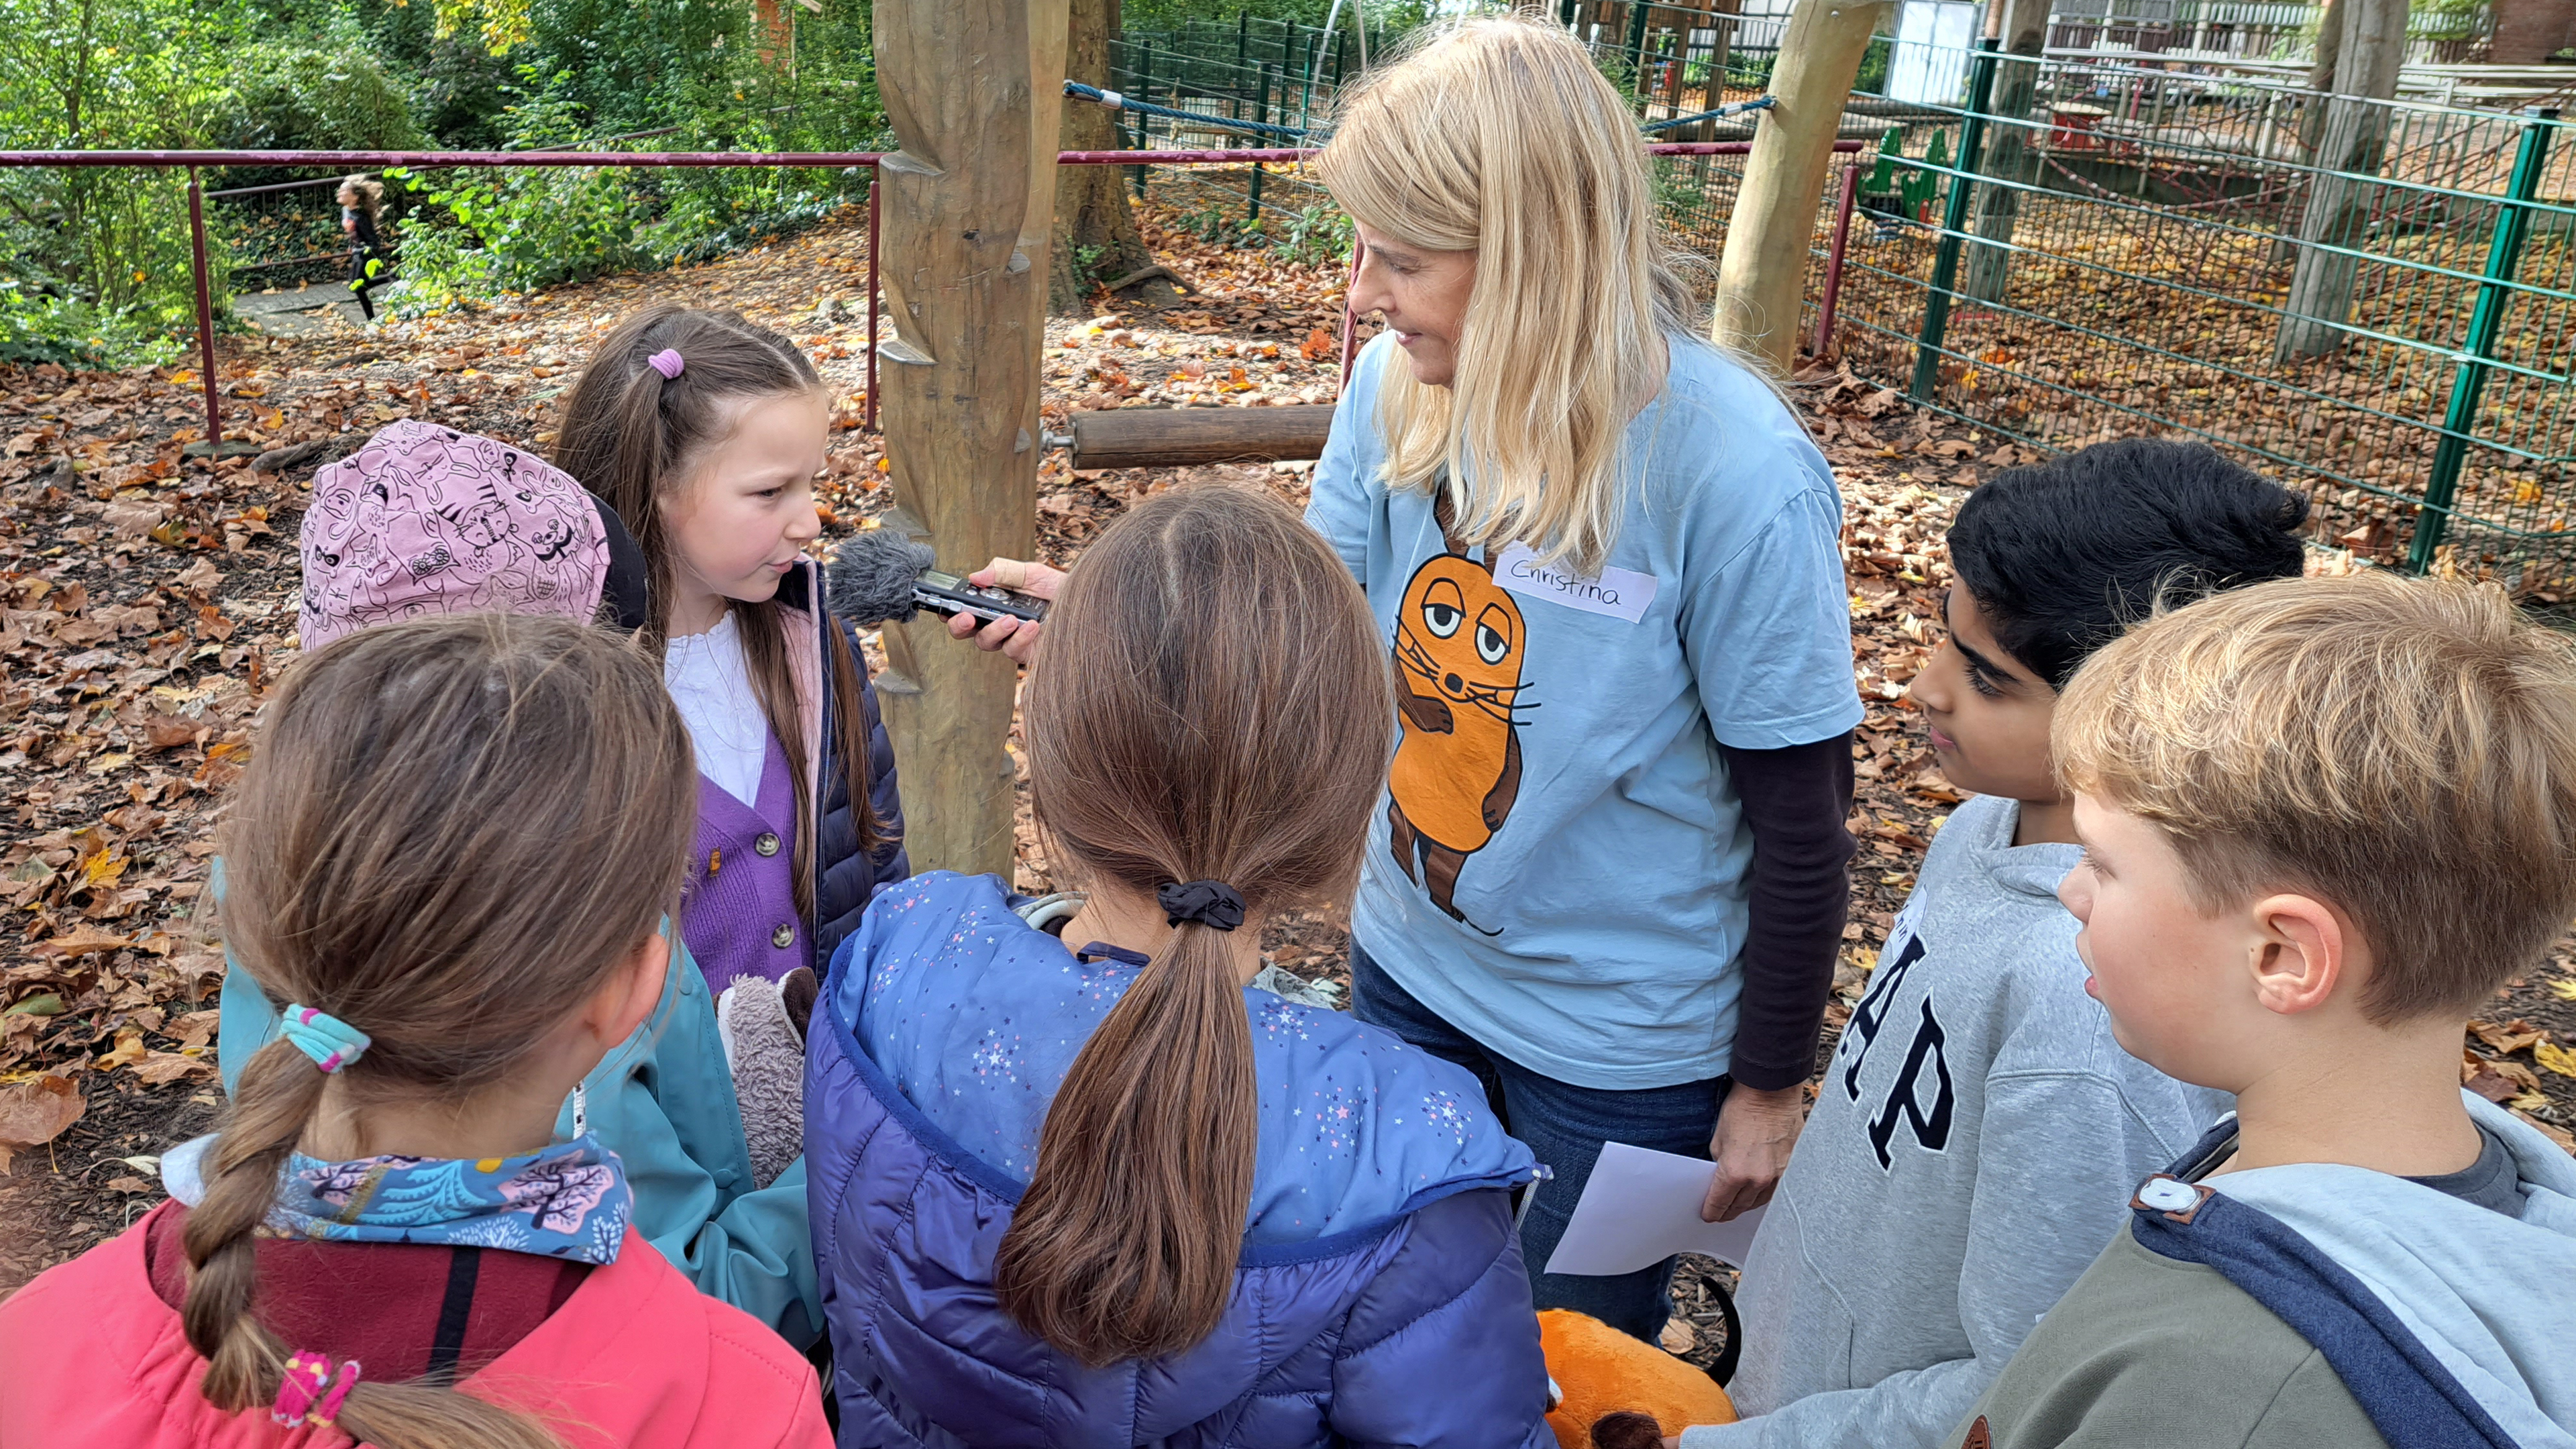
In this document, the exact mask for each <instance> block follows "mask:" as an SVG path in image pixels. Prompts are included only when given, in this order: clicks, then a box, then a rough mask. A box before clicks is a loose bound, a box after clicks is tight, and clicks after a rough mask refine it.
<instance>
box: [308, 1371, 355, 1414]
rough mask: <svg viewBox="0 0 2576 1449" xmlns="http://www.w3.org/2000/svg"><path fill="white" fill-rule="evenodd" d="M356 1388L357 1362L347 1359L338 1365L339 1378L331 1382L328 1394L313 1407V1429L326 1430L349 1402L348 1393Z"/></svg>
mask: <svg viewBox="0 0 2576 1449" xmlns="http://www.w3.org/2000/svg"><path fill="white" fill-rule="evenodd" d="M357 1386H358V1361H357V1360H356V1359H354V1358H353V1359H349V1360H347V1361H346V1362H344V1363H342V1364H341V1365H340V1376H339V1378H337V1379H335V1380H333V1381H332V1384H331V1390H330V1392H328V1393H326V1394H324V1395H323V1396H322V1402H321V1403H319V1404H317V1405H315V1406H314V1409H313V1412H312V1414H311V1416H310V1417H311V1419H312V1422H313V1425H314V1427H315V1428H319V1429H328V1428H330V1427H331V1425H332V1423H333V1422H334V1421H335V1420H337V1419H338V1418H339V1417H340V1406H341V1405H342V1404H345V1403H347V1402H349V1391H350V1390H351V1389H354V1388H356V1387H357Z"/></svg>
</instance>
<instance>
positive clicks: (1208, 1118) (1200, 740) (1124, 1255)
mask: <svg viewBox="0 0 2576 1449" xmlns="http://www.w3.org/2000/svg"><path fill="white" fill-rule="evenodd" d="M1048 618H1049V622H1048V628H1047V635H1048V639H1049V643H1048V644H1047V647H1046V649H1045V651H1044V652H1043V653H1042V654H1041V655H1040V656H1039V663H1038V664H1037V666H1036V669H1035V670H1034V671H1033V673H1032V674H1031V676H1030V679H1029V684H1028V691H1027V694H1026V697H1025V700H1024V702H1023V707H1024V709H1025V711H1026V714H1025V718H1026V724H1027V733H1028V748H1029V778H1030V793H1031V803H1032V805H1033V806H1034V808H1035V811H1036V814H1037V819H1038V823H1039V826H1040V828H1041V829H1043V830H1044V831H1045V832H1046V834H1047V837H1048V839H1049V841H1050V842H1051V843H1052V844H1053V845H1054V846H1055V847H1056V848H1057V849H1059V850H1060V851H1061V852H1062V853H1063V854H1064V855H1066V856H1067V857H1069V858H1070V859H1071V860H1072V861H1073V862H1074V863H1075V864H1076V865H1077V867H1078V868H1079V870H1080V871H1081V872H1082V873H1083V874H1084V875H1085V876H1086V877H1087V878H1088V879H1090V880H1092V881H1094V882H1095V883H1115V884H1117V885H1119V886H1122V887H1124V888H1126V889H1127V890H1129V891H1131V892H1136V893H1140V894H1143V895H1145V896H1147V897H1149V898H1150V897H1151V896H1152V894H1153V893H1154V891H1155V889H1156V888H1157V887H1158V886H1160V885H1162V884H1164V883H1166V882H1170V881H1191V880H1221V881H1224V882H1226V883H1227V884H1229V885H1231V886H1233V887H1234V888H1235V890H1236V891H1237V892H1238V893H1240V894H1241V895H1242V896H1243V899H1244V902H1245V905H1246V907H1247V910H1248V913H1249V915H1250V916H1251V917H1252V918H1254V919H1256V920H1257V919H1258V918H1259V917H1260V916H1262V915H1263V914H1265V913H1268V912H1273V911H1276V910H1279V909H1281V908H1283V907H1286V906H1291V905H1297V904H1300V903H1331V904H1335V905H1338V904H1340V903H1341V902H1343V901H1344V900H1346V899H1347V898H1348V894H1349V891H1350V889H1351V887H1352V884H1353V882H1354V880H1355V878H1356V876H1357V874H1358V870H1359V857H1360V849H1361V844H1362V841H1363V839H1364V838H1365V835H1366V833H1367V823H1368V813H1369V810H1370V808H1371V807H1372V806H1373V805H1374V804H1375V803H1376V800H1377V795H1378V788H1379V785H1380V783H1381V782H1382V781H1383V779H1384V777H1385V773H1386V758H1387V750H1388V747H1389V744H1390V741H1391V738H1392V730H1393V705H1392V702H1391V701H1392V698H1393V696H1392V695H1391V693H1390V692H1389V688H1388V683H1387V663H1386V659H1387V655H1386V647H1385V645H1384V644H1383V642H1381V641H1380V640H1379V638H1378V637H1377V631H1376V629H1375V627H1374V626H1373V625H1372V623H1371V621H1370V618H1369V613H1368V605H1367V602H1366V600H1365V599H1364V598H1363V597H1362V596H1361V594H1360V591H1359V586H1358V585H1357V584H1355V583H1354V582H1352V579H1351V575H1350V571H1349V570H1348V569H1346V568H1345V567H1343V565H1342V562H1341V560H1340V559H1339V558H1338V557H1336V556H1335V554H1334V552H1333V550H1332V548H1331V547H1330V546H1329V545H1327V544H1326V543H1325V542H1324V540H1323V539H1322V537H1321V536H1319V535H1318V534H1316V533H1315V532H1314V531H1313V530H1312V529H1310V528H1308V527H1307V526H1306V524H1305V522H1304V521H1303V520H1302V519H1300V518H1299V517H1298V516H1297V515H1296V513H1295V512H1294V511H1292V510H1291V509H1289V508H1288V506H1287V505H1286V504H1283V503H1281V502H1279V501H1278V500H1277V499H1275V498H1272V497H1271V496H1269V495H1268V494H1264V493H1257V492H1253V491H1250V490H1245V489H1235V488H1222V487H1211V488H1194V489H1181V490H1177V491H1175V492H1171V493H1166V494H1163V495H1161V496H1159V497H1156V498H1153V499H1150V500H1148V501H1146V502H1144V503H1142V504H1139V505H1138V506H1137V507H1135V508H1134V509H1131V510H1130V511H1129V512H1128V513H1127V514H1126V516H1124V517H1122V518H1120V519H1119V520H1118V521H1117V522H1116V523H1114V524H1112V525H1111V526H1110V527H1109V529H1108V530H1107V531H1106V532H1104V533H1102V535H1101V536H1100V540H1099V542H1097V543H1095V544H1093V545H1092V546H1091V548H1090V549H1089V550H1088V551H1087V552H1086V553H1085V554H1084V555H1083V558H1082V561H1081V563H1080V564H1078V565H1077V566H1076V567H1075V569H1074V571H1073V576H1072V577H1071V578H1070V579H1069V580H1067V581H1066V584H1065V589H1064V593H1063V595H1062V597H1060V598H1059V599H1058V600H1057V601H1056V602H1055V604H1054V606H1053V608H1052V609H1051V610H1050V611H1049V616H1048ZM1231 959H1232V958H1231V953H1229V952H1228V950H1227V949H1226V943H1225V942H1224V941H1223V940H1221V939H1220V938H1219V936H1218V933H1216V932H1215V931H1214V930H1213V929H1212V928H1210V927H1207V926H1203V925H1197V924H1185V925H1182V926H1180V927H1178V928H1176V929H1175V930H1174V931H1173V933H1172V935H1171V937H1170V939H1169V941H1168V942H1166V943H1165V945H1164V946H1163V948H1162V949H1161V950H1160V951H1157V952H1155V953H1154V959H1153V964H1152V965H1150V966H1147V967H1146V968H1145V969H1144V971H1143V974H1142V975H1141V976H1139V977H1138V978H1137V980H1136V982H1135V984H1134V985H1133V986H1131V987H1130V988H1129V989H1128V991H1127V994H1126V996H1125V997H1124V998H1123V999H1122V1000H1121V1001H1120V1002H1119V1003H1118V1006H1117V1008H1116V1009H1115V1010H1113V1011H1111V1012H1110V1013H1109V1016H1108V1019H1107V1020H1105V1021H1103V1022H1102V1023H1101V1025H1100V1028H1099V1030H1098V1031H1096V1032H1095V1033H1093V1035H1092V1037H1091V1040H1090V1041H1089V1042H1088V1043H1087V1044H1085V1045H1084V1047H1083V1049H1082V1052H1081V1054H1080V1055H1079V1056H1078V1057H1076V1058H1075V1059H1074V1064H1073V1069H1072V1071H1071V1072H1070V1073H1068V1074H1067V1075H1066V1077H1065V1081H1064V1085H1063V1087H1062V1089H1061V1090H1059V1091H1058V1092H1057V1094H1056V1098H1055V1102H1054V1104H1053V1106H1052V1107H1051V1108H1050V1109H1049V1110H1048V1112H1047V1120H1046V1127H1045V1130H1044V1131H1043V1132H1042V1133H1041V1134H1040V1137H1039V1143H1038V1161H1037V1168H1036V1171H1035V1172H1033V1173H1032V1174H1031V1176H1030V1181H1029V1187H1028V1192H1027V1194H1026V1195H1025V1196H1024V1197H1022V1199H1021V1200H1020V1204H1019V1208H1018V1212H1017V1214H1016V1216H1015V1217H1014V1219H1013V1221H1012V1224H1011V1227H1010V1230H1009V1231H1008V1232H1007V1233H1006V1234H1004V1235H1003V1238H1002V1246H1001V1251H1000V1255H999V1257H998V1258H997V1260H996V1261H995V1264H994V1270H993V1271H994V1285H995V1288H996V1290H997V1291H998V1292H999V1294H1000V1297H1001V1301H1002V1305H1003V1307H1004V1308H1005V1309H1006V1310H1008V1311H1009V1313H1010V1314H1011V1316H1012V1317H1013V1318H1014V1319H1016V1320H1017V1321H1018V1322H1019V1323H1020V1324H1021V1325H1022V1326H1024V1327H1026V1328H1027V1329H1028V1330H1029V1331H1030V1332H1032V1333H1035V1334H1037V1335H1038V1336H1040V1337H1042V1338H1044V1339H1046V1340H1047V1341H1048V1342H1050V1343H1052V1344H1055V1345H1056V1346H1058V1347H1060V1348H1062V1349H1064V1350H1065V1351H1067V1352H1069V1353H1072V1354H1074V1355H1076V1356H1078V1357H1080V1358H1081V1359H1083V1360H1084V1361H1085V1362H1088V1363H1094V1364H1099V1363H1107V1362H1111V1361H1113V1360H1117V1359H1125V1358H1144V1357H1151V1356H1154V1355H1158V1354H1165V1353H1171V1352H1175V1351H1178V1350H1180V1349H1183V1348H1187V1347H1189V1346H1190V1345H1191V1344H1194V1343H1197V1342H1198V1341H1199V1340H1201V1339H1203V1338H1205V1337H1207V1335H1208V1334H1209V1333H1211V1332H1213V1331H1214V1330H1215V1328H1216V1326H1217V1324H1218V1322H1219V1321H1220V1320H1221V1319H1222V1318H1223V1317H1224V1314H1225V1308H1226V1303H1227V1301H1228V1299H1229V1298H1230V1297H1231V1295H1232V1292H1233V1286H1234V1265H1235V1262H1236V1259H1237V1258H1238V1257H1239V1256H1240V1254H1241V1251H1242V1241H1243V1225H1244V1215H1245V1213H1246V1211H1247V1210H1248V1207H1249V1204H1250V1200H1251V1194H1252V1163H1253V1153H1254V1149H1255V1147H1256V1146H1257V1145H1258V1144H1257V1139H1258V1135H1259V1124H1258V1120H1257V1116H1256V1105H1257V1102H1256V1096H1255V1092H1254V1087H1253V1080H1252V1034H1251V1028H1250V1025H1249V1023H1248V1022H1247V1021H1246V1019H1245V1016H1244V1008H1243V996H1242V986H1241V983H1240V982H1239V981H1238V980H1237V979H1236V977H1235V974H1234V971H1233V968H1232V965H1231Z"/></svg>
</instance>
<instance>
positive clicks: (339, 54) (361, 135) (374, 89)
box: [225, 42, 429, 184]
mask: <svg viewBox="0 0 2576 1449" xmlns="http://www.w3.org/2000/svg"><path fill="white" fill-rule="evenodd" d="M226 120H227V122H228V125H227V127H226V129H227V131H228V133H229V134H228V136H227V138H226V142H225V144H226V145H228V146H231V147H233V148H235V149H238V150H243V151H335V150H345V151H409V150H416V149H420V148H423V147H426V146H427V145H428V144H429V137H428V135H427V134H426V133H425V132H423V131H422V130H421V128H420V125H419V123H418V122H416V121H414V120H413V119H412V115H411V103H410V99H409V98H408V97H406V96H405V95H404V94H403V91H402V88H401V87H400V86H398V85H396V84H394V81H393V78H392V77H390V76H388V75H386V74H385V67H384V63H383V62H381V61H379V60H377V59H376V58H375V57H374V56H373V55H370V54H368V53H366V52H365V51H364V50H357V49H348V50H325V49H321V48H318V47H314V46H308V45H297V44H291V43H290V44H279V43H275V42H270V43H264V44H260V45H254V46H249V47H246V48H245V49H244V50H243V51H242V52H241V54H240V56H239V57H238V59H237V60H236V61H235V62H234V66H233V93H232V103H231V106H230V114H229V115H228V116H227V117H226ZM254 184H255V183H254Z"/></svg>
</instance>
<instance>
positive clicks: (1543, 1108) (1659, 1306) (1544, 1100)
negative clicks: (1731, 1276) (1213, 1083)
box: [1351, 941, 1731, 1342]
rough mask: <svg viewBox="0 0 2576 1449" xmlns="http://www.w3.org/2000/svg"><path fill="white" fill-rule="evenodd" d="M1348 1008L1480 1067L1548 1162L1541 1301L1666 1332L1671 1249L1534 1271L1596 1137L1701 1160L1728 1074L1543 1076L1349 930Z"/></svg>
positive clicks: (1524, 1248) (1526, 1222)
mask: <svg viewBox="0 0 2576 1449" xmlns="http://www.w3.org/2000/svg"><path fill="white" fill-rule="evenodd" d="M1351 1014H1352V1015H1353V1016H1356V1017H1358V1018H1359V1019H1360V1020H1362V1021H1365V1022H1367V1023H1368V1024H1369V1025H1371V1026H1374V1027H1378V1028H1380V1029H1381V1030H1385V1031H1391V1032H1393V1033H1395V1034H1396V1035H1397V1036H1400V1037H1402V1038H1404V1039H1405V1040H1406V1041H1408V1042H1411V1043H1412V1044H1413V1045H1415V1046H1418V1047H1420V1048H1422V1049H1423V1050H1424V1051H1427V1052H1429V1053H1431V1054H1432V1055H1433V1056H1436V1057H1444V1058H1446V1059H1448V1060H1450V1061H1453V1062H1456V1063H1457V1064H1458V1065H1460V1066H1462V1067H1465V1068H1466V1069H1467V1070H1468V1071H1471V1072H1473V1073H1475V1074H1476V1080H1477V1081H1479V1082H1481V1083H1483V1084H1484V1088H1485V1099H1486V1100H1487V1101H1488V1102H1490V1103H1492V1104H1493V1108H1494V1112H1495V1114H1496V1115H1498V1116H1500V1117H1501V1118H1502V1119H1503V1127H1504V1129H1505V1130H1506V1131H1508V1132H1510V1133H1511V1134H1512V1135H1513V1136H1514V1137H1517V1138H1519V1139H1520V1140H1521V1141H1523V1142H1525V1143H1527V1144H1529V1149H1530V1151H1531V1152H1533V1153H1536V1154H1537V1156H1538V1160H1539V1161H1541V1162H1544V1163H1546V1164H1547V1165H1548V1167H1549V1168H1550V1169H1551V1170H1552V1171H1554V1172H1555V1174H1556V1176H1555V1178H1554V1180H1552V1181H1549V1182H1546V1183H1542V1184H1540V1186H1539V1188H1538V1200H1537V1201H1536V1202H1534V1203H1532V1204H1530V1207H1529V1211H1528V1214H1527V1215H1526V1216H1525V1217H1523V1219H1522V1220H1521V1255H1522V1256H1523V1257H1524V1258H1525V1259H1527V1260H1528V1265H1529V1275H1530V1289H1531V1291H1532V1293H1533V1294H1534V1295H1535V1296H1536V1297H1537V1299H1538V1306H1539V1307H1541V1308H1571V1309H1573V1310H1575V1311H1576V1312H1578V1313H1588V1314H1590V1315H1592V1316H1593V1317H1595V1318H1598V1319H1600V1320H1601V1321H1602V1322H1604V1323H1606V1324H1609V1325H1610V1326H1611V1327H1613V1328H1616V1329H1619V1330H1621V1331H1622V1332H1625V1333H1631V1334H1634V1335H1636V1336H1637V1337H1639V1338H1642V1339H1645V1340H1647V1341H1648V1342H1652V1341H1653V1340H1654V1339H1655V1337H1656V1335H1658V1334H1660V1333H1662V1332H1663V1328H1664V1319H1665V1317H1666V1316H1667V1315H1669V1314H1670V1312H1671V1310H1672V1300H1671V1297H1670V1290H1671V1288H1672V1281H1673V1260H1672V1259H1670V1258H1666V1259H1665V1260H1664V1261H1662V1262H1661V1263H1657V1264H1655V1265H1654V1266H1653V1267H1650V1268H1640V1269H1638V1270H1637V1271H1636V1272H1633V1273H1621V1274H1618V1275H1617V1276H1615V1277H1600V1278H1595V1277H1580V1276H1577V1275H1574V1274H1571V1273H1549V1272H1544V1271H1541V1270H1542V1269H1544V1268H1545V1267H1546V1265H1547V1260H1548V1257H1549V1255H1551V1254H1553V1253H1554V1252H1555V1251H1556V1243H1557V1240H1558V1239H1559V1238H1562V1237H1564V1236H1565V1225H1566V1223H1567V1222H1568V1221H1569V1220H1570V1219H1571V1218H1572V1217H1573V1216H1574V1204H1575V1203H1576V1202H1577V1201H1578V1200H1580V1199H1581V1198H1582V1196H1583V1184H1584V1183H1586V1182H1587V1181H1589V1180H1590V1179H1591V1177H1592V1164H1593V1163H1594V1162H1596V1161H1598V1160H1599V1159H1600V1156H1601V1144H1602V1143H1604V1142H1625V1143H1628V1144H1630V1145H1632V1146H1636V1147H1650V1148H1653V1149H1654V1150H1656V1151H1658V1152H1672V1153H1678V1154H1680V1155H1682V1156H1684V1157H1697V1158H1700V1159H1703V1160H1705V1159H1706V1158H1707V1157H1708V1140H1709V1138H1710V1137H1712V1136H1714V1135H1716V1132H1717V1108H1718V1104H1719V1103H1720V1102H1723V1101H1725V1100H1726V1089H1727V1088H1728V1086H1730V1085H1731V1082H1730V1080H1729V1079H1728V1078H1725V1077H1710V1078H1706V1079H1704V1080H1701V1081H1696V1082H1684V1083H1681V1084H1680V1085H1678V1086H1671V1087H1649V1088H1646V1089H1645V1090H1643V1091H1633V1092H1623V1091H1615V1090H1612V1089H1609V1088H1604V1087H1578V1086H1575V1085H1574V1084H1572V1083H1570V1082H1560V1081H1558V1080H1556V1079H1555V1078H1553V1077H1543V1076H1540V1075H1539V1074H1538V1073H1536V1072H1533V1071H1531V1070H1530V1069H1528V1068H1527V1067H1524V1066H1521V1065H1519V1064H1518V1063H1515V1062H1513V1061H1511V1060H1510V1059H1508V1058H1506V1057H1503V1056H1500V1055H1498V1054H1496V1053H1494V1052H1490V1051H1487V1050H1486V1049H1485V1048H1484V1046H1483V1045H1481V1044H1480V1043H1478V1042H1477V1041H1476V1040H1475V1039H1474V1038H1473V1037H1470V1036H1468V1035H1467V1034H1466V1033H1465V1032H1463V1031H1460V1030H1459V1029H1458V1028H1456V1027H1454V1026H1451V1025H1450V1024H1449V1023H1448V1022H1447V1021H1444V1020H1442V1019H1441V1018H1440V1017H1439V1016H1437V1015H1435V1014H1433V1012H1432V1011H1431V1009H1430V1008H1429V1007H1427V1006H1424V1005H1423V1004H1422V1003H1421V1002H1419V1001H1416V1000H1414V999H1413V995H1412V993H1410V992H1408V991H1406V990H1405V989H1404V988H1403V987H1401V986H1398V985H1397V984H1396V983H1395V978H1393V977H1391V976H1389V975H1387V974H1386V971H1385V969H1384V968H1383V967H1381V966H1379V965H1378V964H1377V962H1376V961H1374V960H1372V959H1370V957H1369V954H1368V952H1367V951H1365V950H1363V949H1361V947H1360V945H1359V943H1358V942H1356V941H1354V942H1352V943H1351Z"/></svg>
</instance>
